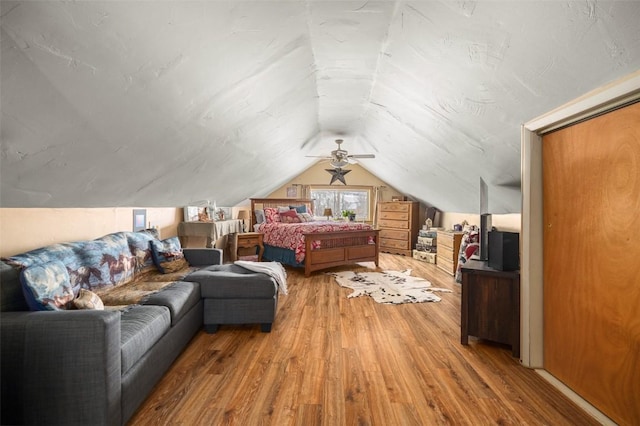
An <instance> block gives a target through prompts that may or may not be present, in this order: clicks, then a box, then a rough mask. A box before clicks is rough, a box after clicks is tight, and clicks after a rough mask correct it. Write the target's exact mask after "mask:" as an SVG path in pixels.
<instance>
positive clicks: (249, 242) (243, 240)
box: [238, 237, 260, 247]
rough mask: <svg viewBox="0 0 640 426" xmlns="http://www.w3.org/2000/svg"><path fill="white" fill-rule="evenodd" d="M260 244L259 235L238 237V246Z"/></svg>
mask: <svg viewBox="0 0 640 426" xmlns="http://www.w3.org/2000/svg"><path fill="white" fill-rule="evenodd" d="M258 244H260V238H258V237H250V238H238V247H254V246H257V245H258Z"/></svg>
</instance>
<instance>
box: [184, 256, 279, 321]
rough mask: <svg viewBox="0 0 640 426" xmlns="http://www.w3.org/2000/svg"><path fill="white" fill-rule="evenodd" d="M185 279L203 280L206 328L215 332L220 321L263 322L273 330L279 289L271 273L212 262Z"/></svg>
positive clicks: (201, 288) (202, 292) (201, 281)
mask: <svg viewBox="0 0 640 426" xmlns="http://www.w3.org/2000/svg"><path fill="white" fill-rule="evenodd" d="M184 281H196V282H199V283H200V293H201V295H202V298H203V299H204V328H205V331H206V332H208V333H215V332H216V331H217V330H218V326H219V325H220V324H252V323H258V324H260V328H261V330H262V331H263V332H265V333H268V332H270V331H271V325H272V324H273V320H274V319H275V316H276V308H277V307H278V290H277V286H276V284H275V282H274V281H273V279H272V278H271V277H269V275H267V274H263V273H259V272H253V271H250V270H248V269H245V268H242V267H240V266H237V265H234V264H226V265H213V266H208V267H206V268H203V269H200V270H199V271H196V272H193V273H191V274H189V275H188V276H187V277H186V278H185V279H184Z"/></svg>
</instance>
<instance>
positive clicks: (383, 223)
mask: <svg viewBox="0 0 640 426" xmlns="http://www.w3.org/2000/svg"><path fill="white" fill-rule="evenodd" d="M378 227H380V228H396V229H409V222H407V221H406V220H391V219H380V220H378Z"/></svg>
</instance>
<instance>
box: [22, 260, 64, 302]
mask: <svg viewBox="0 0 640 426" xmlns="http://www.w3.org/2000/svg"><path fill="white" fill-rule="evenodd" d="M20 282H21V283H22V289H23V292H24V297H25V299H26V301H27V305H29V308H30V309H31V310H32V311H57V310H60V309H66V308H67V304H68V303H69V302H71V301H72V300H73V299H74V297H75V294H74V292H73V288H72V287H71V282H70V281H69V273H68V272H67V268H66V267H65V266H64V264H63V263H62V262H60V261H58V260H54V261H51V262H47V263H44V264H42V265H32V266H29V267H28V268H26V269H24V270H23V271H22V272H21V273H20Z"/></svg>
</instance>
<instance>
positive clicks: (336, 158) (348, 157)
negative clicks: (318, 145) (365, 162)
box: [307, 139, 376, 169]
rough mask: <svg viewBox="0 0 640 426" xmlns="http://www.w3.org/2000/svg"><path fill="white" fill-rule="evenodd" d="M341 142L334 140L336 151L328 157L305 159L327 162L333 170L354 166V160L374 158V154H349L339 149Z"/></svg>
mask: <svg viewBox="0 0 640 426" xmlns="http://www.w3.org/2000/svg"><path fill="white" fill-rule="evenodd" d="M343 142H344V140H343V139H336V144H337V145H338V149H334V150H333V151H331V154H330V155H328V156H318V155H307V157H311V158H322V159H325V160H329V164H330V165H331V167H333V168H334V169H341V168H342V167H344V166H346V165H348V164H355V163H356V160H355V159H356V158H376V156H375V155H374V154H349V152H348V151H347V150H344V149H342V148H341V147H340V145H341V144H342V143H343Z"/></svg>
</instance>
